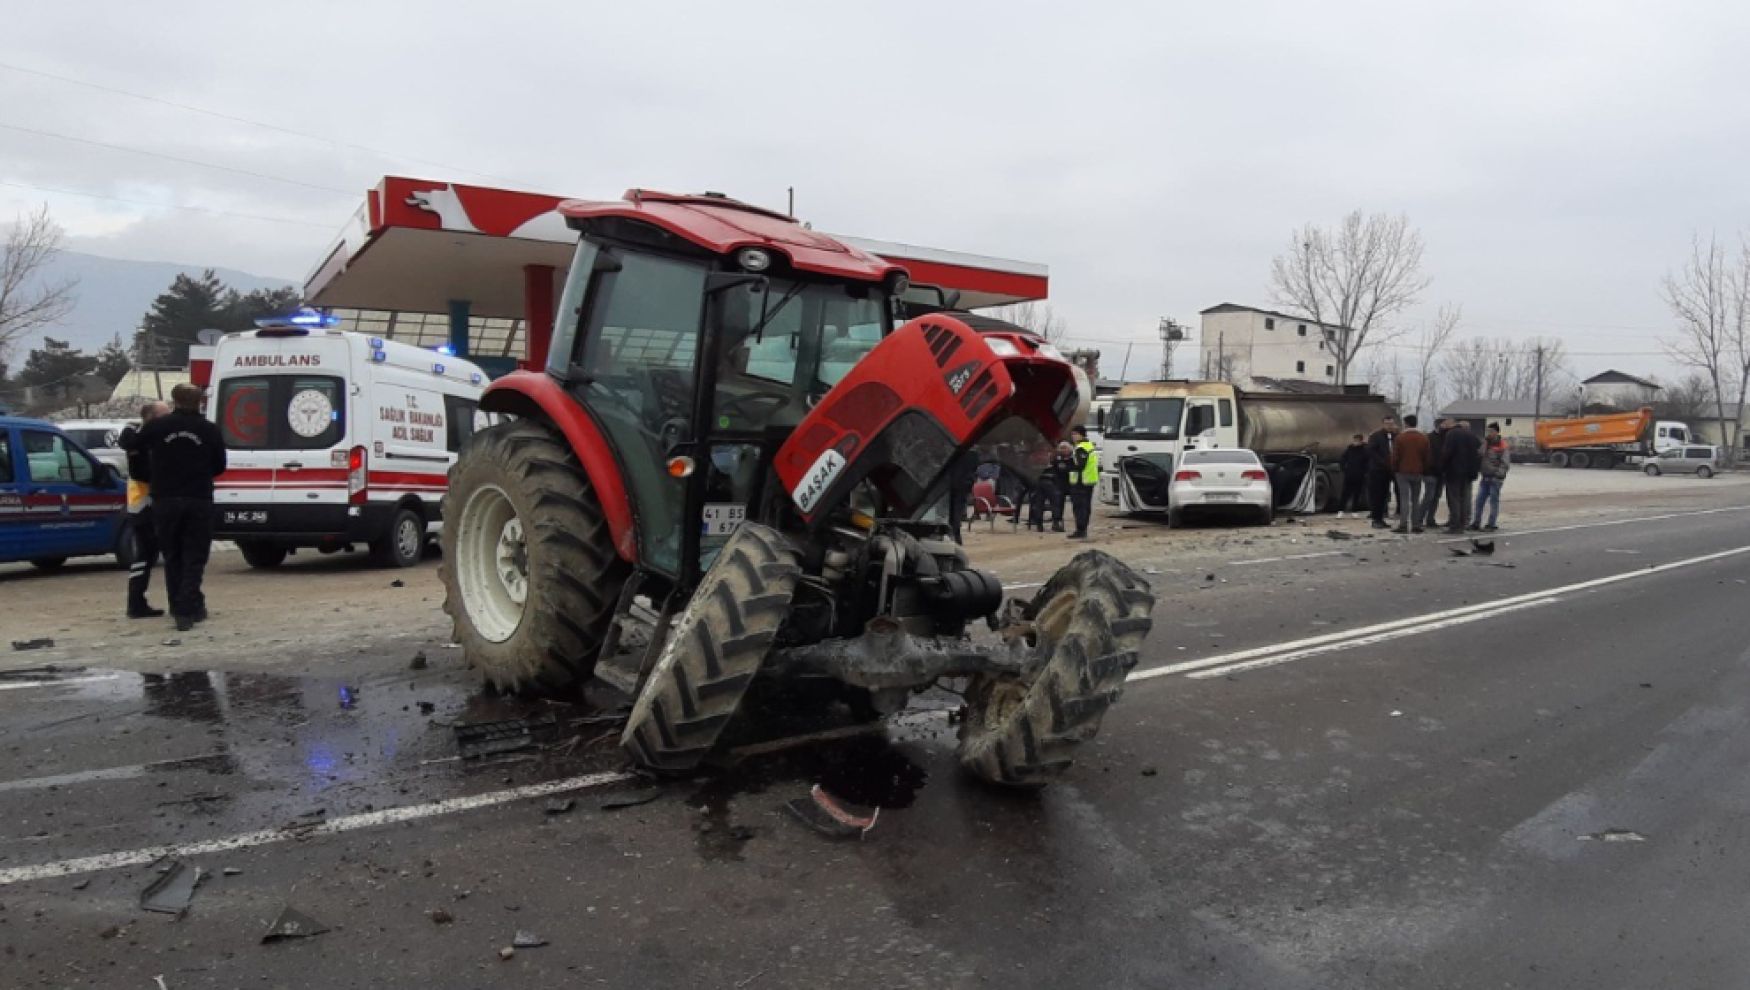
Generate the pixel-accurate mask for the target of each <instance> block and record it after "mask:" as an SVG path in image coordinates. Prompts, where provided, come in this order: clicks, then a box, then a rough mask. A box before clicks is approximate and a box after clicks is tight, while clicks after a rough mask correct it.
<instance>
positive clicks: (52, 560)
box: [30, 557, 67, 571]
mask: <svg viewBox="0 0 1750 990" xmlns="http://www.w3.org/2000/svg"><path fill="white" fill-rule="evenodd" d="M66 562H67V558H65V557H38V558H36V559H35V560H33V561H31V562H30V566H32V567H35V568H36V569H38V570H42V571H58V570H60V569H61V565H62V564H65V563H66Z"/></svg>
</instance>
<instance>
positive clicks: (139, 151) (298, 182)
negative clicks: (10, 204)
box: [0, 123, 358, 198]
mask: <svg viewBox="0 0 1750 990" xmlns="http://www.w3.org/2000/svg"><path fill="white" fill-rule="evenodd" d="M0 128H4V129H6V130H9V131H18V132H20V133H22V134H35V135H37V136H38V137H49V138H57V139H59V140H62V141H71V142H73V143H75V144H87V145H91V146H92V147H94V148H108V149H109V150H111V151H125V152H127V153H129V154H133V155H145V156H146V157H148V158H162V159H164V160H165V161H168V162H177V163H180V164H183V165H194V166H197V167H199V168H210V169H217V170H218V171H220V172H232V173H235V174H237V175H247V176H251V177H253V178H257V179H267V180H268V181H270V182H284V183H286V184H287V185H292V186H303V187H304V188H306V189H316V190H319V191H321V192H331V193H338V194H340V195H342V196H346V197H349V198H350V197H354V196H357V195H358V190H356V189H341V188H339V187H338V186H324V185H318V184H317V183H314V182H305V181H304V180H302V179H290V178H287V177H285V176H283V175H269V174H267V173H266V172H254V171H251V170H249V169H246V168H237V167H236V166H233V165H220V164H217V163H215V162H203V161H200V160H198V159H194V158H182V157H180V156H177V155H167V154H165V153H164V152H162V151H149V150H147V149H145V148H130V147H128V146H127V145H125V144H110V143H109V142H108V141H94V140H92V139H91V138H82V137H74V136H73V135H71V134H57V133H55V132H54V131H42V130H37V129H36V128H34V127H21V126H19V125H18V124H7V123H0Z"/></svg>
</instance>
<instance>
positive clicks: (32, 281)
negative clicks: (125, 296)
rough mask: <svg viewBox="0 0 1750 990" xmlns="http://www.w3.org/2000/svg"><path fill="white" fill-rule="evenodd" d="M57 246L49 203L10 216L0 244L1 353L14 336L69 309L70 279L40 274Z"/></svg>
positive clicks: (58, 235) (13, 341) (58, 233)
mask: <svg viewBox="0 0 1750 990" xmlns="http://www.w3.org/2000/svg"><path fill="white" fill-rule="evenodd" d="M60 252H61V228H60V227H59V226H57V225H56V224H55V222H54V221H53V220H50V219H49V208H48V207H47V206H44V207H42V208H41V209H39V210H37V211H36V212H35V213H32V214H30V215H29V216H22V215H21V216H18V217H16V218H15V219H14V221H13V224H12V229H11V230H10V231H8V232H7V234H6V243H5V245H4V246H3V247H0V357H4V356H5V355H6V352H7V351H8V350H10V349H11V348H12V347H13V345H15V344H16V343H18V340H19V338H21V337H23V336H24V335H25V334H27V333H30V332H31V331H33V330H38V329H41V328H42V327H46V326H51V325H53V324H55V323H58V322H60V321H61V320H62V319H63V318H64V317H65V316H66V315H67V314H68V313H69V312H71V311H72V309H73V302H74V293H73V290H74V288H75V287H76V286H77V283H76V282H74V281H71V280H69V281H64V282H55V283H50V282H45V281H44V280H43V276H44V274H45V269H46V268H47V266H48V265H49V263H50V262H52V261H54V260H55V255H57V254H59V253H60Z"/></svg>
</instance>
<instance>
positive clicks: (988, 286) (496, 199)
mask: <svg viewBox="0 0 1750 990" xmlns="http://www.w3.org/2000/svg"><path fill="white" fill-rule="evenodd" d="M571 198H574V197H568V196H553V195H547V194H542V193H530V192H516V191H511V190H505V189H490V188H486V187H483V186H469V185H461V184H457V183H451V182H438V181H435V180H428V179H410V178H404V177H401V176H387V177H385V178H384V179H383V180H382V181H381V182H379V183H378V184H377V187H376V188H375V189H371V190H369V191H368V192H367V193H366V196H365V203H364V205H363V206H362V207H360V208H359V210H358V212H357V213H355V214H354V215H353V217H352V219H351V220H350V221H349V222H348V223H347V226H346V228H345V229H344V230H343V231H342V232H341V234H340V237H339V238H338V239H337V240H336V241H335V243H334V245H333V246H332V247H331V248H330V249H329V251H328V254H327V255H326V256H325V257H324V258H323V259H322V262H321V264H319V265H318V266H317V267H316V269H315V271H314V272H312V273H311V275H310V277H309V278H308V279H306V280H305V283H304V298H305V300H306V302H307V303H308V304H309V305H312V306H319V307H323V308H326V309H335V308H346V309H359V310H379V311H391V312H405V313H430V314H437V313H444V314H448V319H449V321H450V324H451V343H452V346H457V347H458V353H463V352H465V351H466V350H467V346H468V345H467V341H468V331H467V326H468V321H469V320H470V319H473V320H475V321H476V322H478V321H479V320H480V319H482V318H485V319H488V320H522V321H525V323H526V325H527V328H528V333H527V341H528V348H529V353H530V354H541V353H544V350H545V343H546V340H547V339H548V336H549V334H550V332H551V323H552V310H553V306H554V303H555V299H556V294H557V292H558V290H559V289H560V288H561V286H560V285H559V284H558V283H559V282H561V281H562V280H563V272H564V271H565V269H566V267H567V266H568V265H569V264H570V261H571V254H572V251H573V249H574V245H575V244H576V242H577V233H576V232H575V231H573V230H571V229H570V228H568V227H567V226H566V225H565V221H564V218H563V217H561V216H560V214H559V212H558V209H557V208H558V206H559V204H560V203H561V202H563V201H564V200H567V199H571ZM829 236H831V237H834V238H836V239H837V240H840V241H843V242H844V243H845V244H848V245H850V246H851V247H853V248H856V249H858V250H861V251H865V252H868V253H869V254H873V255H876V256H877V257H880V258H882V259H884V260H887V261H890V262H893V263H894V264H898V265H901V266H903V267H904V268H905V269H906V270H907V271H908V272H909V274H910V276H911V281H912V283H913V284H914V286H916V285H924V286H939V287H941V288H943V289H950V290H956V291H958V292H959V293H960V302H959V306H960V307H961V308H964V309H978V308H983V307H986V306H1001V305H1005V304H1008V303H1018V302H1026V301H1029V300H1036V299H1044V298H1045V297H1046V292H1047V288H1048V285H1049V274H1048V272H1047V270H1046V266H1044V265H1041V264H1034V263H1030V262H1023V261H1008V260H1004V259H1001V258H988V257H983V256H981V255H974V254H963V253H959V252H954V251H942V250H938V249H934V248H924V247H917V246H914V245H910V244H896V243H890V242H886V241H873V240H868V239H864V238H857V237H845V236H843V235H838V234H833V235H829ZM556 273H558V274H557V275H556ZM913 291H914V292H915V291H916V290H915V289H914V290H913Z"/></svg>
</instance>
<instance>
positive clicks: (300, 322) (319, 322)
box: [255, 309, 340, 330]
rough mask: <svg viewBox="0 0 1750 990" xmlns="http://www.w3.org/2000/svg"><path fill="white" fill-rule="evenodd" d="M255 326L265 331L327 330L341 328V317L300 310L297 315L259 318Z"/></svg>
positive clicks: (311, 310)
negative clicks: (275, 329)
mask: <svg viewBox="0 0 1750 990" xmlns="http://www.w3.org/2000/svg"><path fill="white" fill-rule="evenodd" d="M255 325H256V326H257V327H260V328H261V329H263V330H271V329H274V328H276V327H301V328H304V329H310V328H312V327H320V328H327V327H337V326H339V325H340V317H338V316H334V315H332V314H330V313H322V312H318V311H316V310H314V309H300V310H298V311H297V312H295V313H288V314H286V315H285V316H262V317H258V318H257V319H256V321H255Z"/></svg>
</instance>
